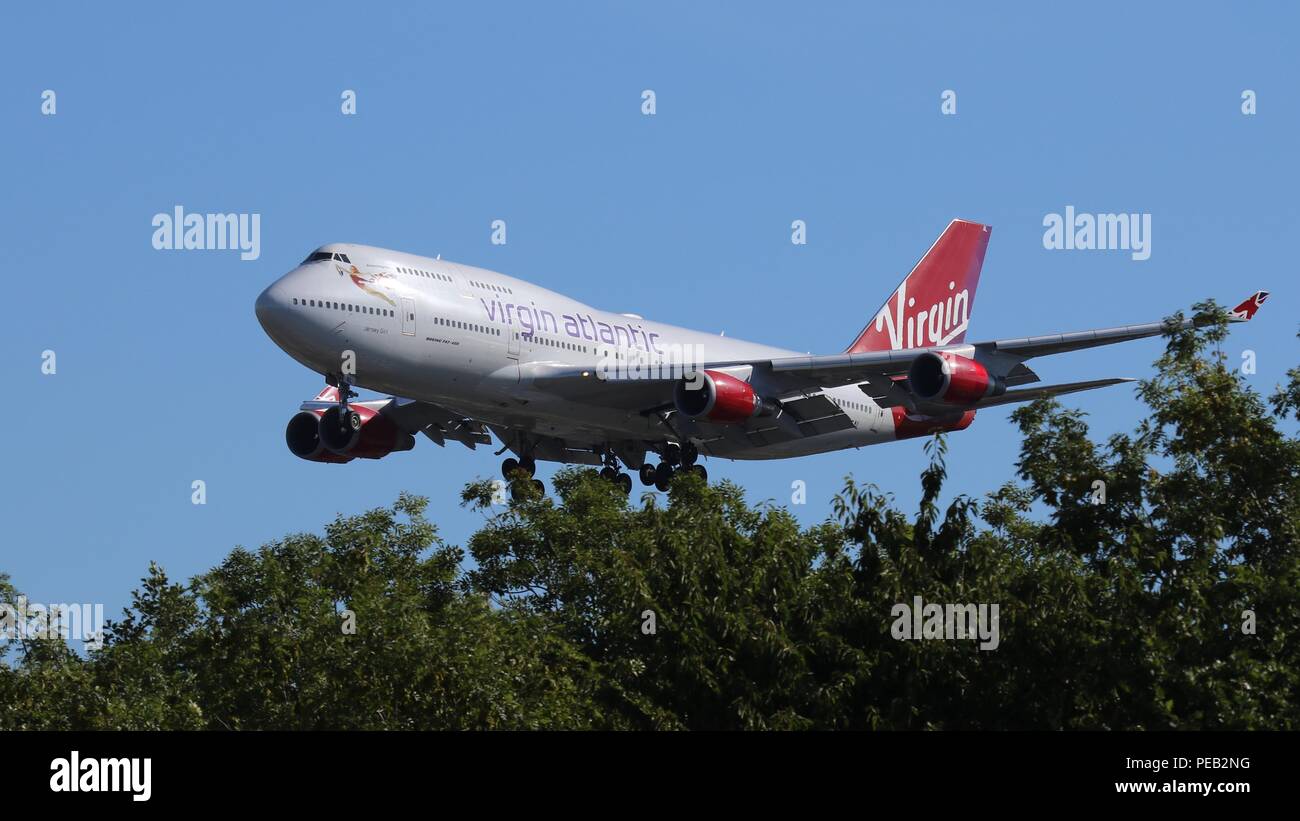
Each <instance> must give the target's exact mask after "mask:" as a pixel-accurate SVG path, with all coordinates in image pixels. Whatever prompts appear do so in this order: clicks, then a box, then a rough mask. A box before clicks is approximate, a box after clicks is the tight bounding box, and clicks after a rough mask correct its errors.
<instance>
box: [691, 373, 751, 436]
mask: <svg viewBox="0 0 1300 821" xmlns="http://www.w3.org/2000/svg"><path fill="white" fill-rule="evenodd" d="M673 403H674V404H675V405H676V406H677V410H678V412H679V413H681V414H682V415H683V416H685V417H687V418H688V419H707V420H708V421H710V422H721V423H726V424H730V423H734V422H743V421H745V420H746V419H748V418H750V417H751V416H757V415H758V413H759V411H761V410H762V409H763V400H762V399H760V398H759V396H758V394H756V393H754V389H753V387H751V386H750V384H749V383H748V382H745V381H744V380H741V379H737V378H736V377H734V376H732V375H730V374H726V373H722V372H721V371H703V372H701V373H697V374H693V375H690V376H684V377H682V378H681V379H679V380H677V384H676V386H674V388H673Z"/></svg>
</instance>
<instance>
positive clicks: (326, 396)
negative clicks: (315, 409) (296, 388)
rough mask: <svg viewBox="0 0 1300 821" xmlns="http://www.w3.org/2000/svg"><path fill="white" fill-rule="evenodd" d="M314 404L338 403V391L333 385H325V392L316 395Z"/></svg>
mask: <svg viewBox="0 0 1300 821" xmlns="http://www.w3.org/2000/svg"><path fill="white" fill-rule="evenodd" d="M313 401H316V402H337V401H339V389H338V388H336V387H334V386H333V385H326V386H325V390H323V391H321V392H320V393H318V394H316V399H315V400H313Z"/></svg>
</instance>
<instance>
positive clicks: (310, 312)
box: [256, 219, 1268, 498]
mask: <svg viewBox="0 0 1300 821" xmlns="http://www.w3.org/2000/svg"><path fill="white" fill-rule="evenodd" d="M991 233H992V229H991V228H990V226H988V225H983V224H980V223H976V222H969V221H966V220H960V219H958V220H953V221H952V222H951V223H950V224H949V225H948V226H947V227H946V228H945V229H944V231H943V233H942V234H941V235H940V236H939V238H938V239H937V240H936V241H935V242H934V244H933V245H932V246H931V247H930V249H929V250H928V251H927V252H926V254H925V255H924V256H923V257H922V258H921V260H920V261H919V262H918V263H917V264H916V266H915V267H914V268H913V269H912V270H911V272H910V273H908V275H907V276H906V277H904V279H903V281H902V282H901V283H900V284H899V285H898V287H897V288H896V289H895V290H894V291H893V293H892V294H891V295H890V296H889V298H888V299H886V300H885V303H884V305H882V306H881V308H880V310H879V311H877V312H876V313H875V314H874V315H872V318H871V320H870V321H869V322H868V323H867V325H866V327H864V328H863V329H862V330H861V332H859V333H858V334H857V336H856V337H854V338H853V341H852V342H851V343H850V344H849V345H848V346H847V347H846V348H845V349H844V350H843V351H842V352H840V353H833V354H818V355H813V354H806V353H800V352H798V351H791V350H785V349H781V348H776V347H772V346H770V345H762V344H758V343H754V342H746V341H743V340H739V339H732V338H729V337H724V336H720V335H717V334H712V333H707V332H703V331H695V330H690V329H687V328H681V327H677V326H674V325H668V324H665V323H662V322H653V321H650V320H647V319H644V318H642V317H641V316H638V315H636V314H630V313H611V312H609V311H602V310H598V309H596V308H593V307H591V306H589V305H585V304H583V303H581V302H578V301H576V300H573V299H570V298H568V297H566V296H564V295H562V294H559V293H556V292H555V291H550V290H547V289H545V288H543V287H541V286H539V285H535V284H532V283H529V282H525V281H524V280H521V279H516V278H514V277H510V276H506V275H504V274H500V273H496V272H493V271H488V270H485V269H482V268H474V267H470V266H467V265H460V264H457V263H454V262H450V261H448V260H444V259H442V258H441V256H438V257H435V258H432V259H430V258H428V257H423V256H416V255H412V254H406V253H402V252H399V251H391V250H386V249H383V248H375V247H370V246H366V245H353V244H343V243H340V244H328V245H323V246H321V247H320V248H318V249H316V250H315V251H313V252H312V253H310V254H309V255H308V256H307V258H306V259H304V260H303V261H302V263H301V264H300V265H298V267H296V268H294V269H293V270H292V271H290V272H289V273H287V274H285V275H284V276H282V277H281V278H280V279H278V280H276V281H275V282H274V283H273V284H271V285H270V286H269V287H268V288H267V289H266V290H265V291H263V292H262V293H261V295H260V296H258V298H257V302H256V314H257V319H258V321H259V322H260V324H261V325H262V328H263V329H264V330H265V331H266V333H267V335H268V336H270V338H271V340H272V341H273V342H275V344H276V345H278V346H279V347H280V348H281V349H283V350H284V351H285V352H286V353H288V354H289V356H291V357H292V358H294V359H295V360H297V361H298V362H300V363H301V364H302V365H304V366H306V367H307V368H309V369H311V370H313V371H315V372H317V373H319V374H322V375H323V376H324V377H325V381H326V384H327V387H326V388H325V389H324V390H323V391H321V392H320V393H319V394H318V395H317V396H316V397H315V398H314V399H312V400H310V401H307V402H304V403H303V404H302V405H301V407H300V409H299V412H298V413H297V414H295V415H294V416H293V417H292V418H291V419H290V420H289V424H288V426H287V428H286V430H285V439H286V442H287V444H288V447H289V450H290V451H291V452H292V453H293V454H294V455H296V456H298V457H301V458H303V459H307V460H310V461H314V462H321V463H327V464H339V463H346V462H350V461H352V460H353V459H380V458H383V457H385V456H387V455H389V454H391V453H394V452H398V451H406V450H410V449H411V448H412V447H414V445H415V437H416V435H418V434H423V435H424V436H425V437H427V438H428V439H430V440H431V441H433V442H435V443H436V444H438V445H440V446H445V445H446V443H447V442H448V441H454V442H459V443H460V444H462V445H464V446H466V447H468V448H470V449H476V448H477V447H478V446H480V445H485V446H490V445H491V444H492V435H495V436H496V438H497V440H498V441H500V442H501V448H500V449H499V450H497V451H496V455H497V456H500V455H502V454H504V453H505V452H506V451H509V452H510V453H511V454H512V456H510V457H508V458H506V459H505V460H504V461H503V463H502V465H501V473H502V476H503V478H504V479H505V480H507V481H509V482H510V483H511V489H512V493H513V494H514V495H515V496H516V497H517V498H518V497H520V496H522V494H523V492H524V491H523V489H524V488H526V487H527V485H528V484H529V483H531V484H532V485H533V486H535V487H536V488H537V490H539V491H541V492H544V490H545V488H544V486H543V485H542V483H541V482H540V481H539V480H537V479H535V478H534V474H535V472H536V466H537V462H538V461H543V460H544V461H552V462H561V463H566V464H586V465H592V466H597V465H599V466H601V475H602V476H603V477H604V478H606V479H608V480H609V481H611V482H613V483H614V484H616V485H617V486H618V487H620V488H621V489H622V491H623V492H624V493H630V492H631V489H632V479H631V476H630V475H629V474H628V473H626V472H624V471H623V469H622V466H626V467H627V468H629V469H630V470H634V471H636V472H637V474H638V476H639V478H640V480H641V483H642V484H643V485H646V486H653V487H655V488H657V489H659V490H661V491H663V490H667V489H668V487H669V483H670V482H671V480H672V478H673V476H674V475H675V474H676V473H677V472H679V471H691V472H694V473H697V474H698V475H700V476H701V477H702V478H703V479H704V480H705V481H707V479H708V473H707V471H706V470H705V468H704V466H703V465H702V464H700V463H699V461H698V460H699V459H700V457H716V458H723V459H784V458H791V457H797V456H804V455H808V454H814V453H823V452H826V451H834V450H843V449H845V448H858V447H862V446H864V445H874V444H880V443H883V442H893V441H897V440H900V439H908V438H912V437H917V436H926V435H930V434H933V433H935V432H938V431H959V430H964V429H965V428H967V427H969V426H970V424H971V422H972V421H973V420H974V418H975V413H976V412H977V411H979V410H982V409H984V408H989V407H996V406H999V405H1006V404H1010V403H1014V402H1027V401H1030V400H1033V399H1038V398H1039V397H1044V396H1060V395H1063V394H1069V393H1075V392H1077V391H1087V390H1093V389H1096V388H1102V387H1106V386H1109V385H1116V384H1120V383H1123V382H1131V381H1133V380H1132V379H1127V378H1107V379H1093V380H1088V381H1081V382H1066V383H1062V384H1055V385H1034V383H1037V382H1039V377H1038V375H1037V374H1036V373H1034V371H1032V370H1030V369H1029V367H1028V366H1026V365H1025V362H1026V361H1028V360H1030V359H1033V358H1036V357H1042V356H1048V355H1052V354H1059V353H1064V352H1067V351H1074V350H1080V349H1082V348H1091V347H1094V346H1098V345H1111V344H1114V343H1118V342H1126V341H1129V340H1133V339H1141V338H1144V337H1150V336H1156V335H1158V334H1161V333H1163V332H1164V331H1165V329H1166V326H1165V323H1164V322H1159V321H1157V322H1148V323H1145V324H1140V325H1126V326H1122V327H1115V328H1104V329H1099V330H1089V331H1079V332H1074V333H1056V334H1048V335H1044V336H1032V337H1010V338H1006V339H997V340H992V341H988V342H975V343H967V342H966V341H965V339H966V331H967V327H968V325H969V324H970V318H971V313H972V309H973V306H974V301H975V291H976V287H977V285H978V284H979V277H980V270H981V268H982V267H983V263H984V255H985V251H986V250H987V248H988V243H989V237H990V235H991ZM1267 298H1268V292H1266V291H1258V292H1256V293H1254V294H1252V295H1251V296H1250V297H1249V298H1247V299H1246V300H1245V301H1243V302H1242V303H1240V304H1239V305H1238V306H1237V307H1236V308H1234V309H1232V310H1231V311H1229V312H1228V318H1229V320H1230V321H1234V322H1244V321H1247V320H1249V319H1251V318H1252V317H1253V316H1254V315H1255V312H1256V311H1257V310H1258V309H1259V307H1260V305H1262V304H1263V303H1264V300H1265V299H1267ZM1208 321H1209V320H1208V319H1207V318H1205V317H1197V318H1193V319H1189V320H1187V321H1185V322H1183V327H1192V326H1195V325H1199V324H1205V323H1206V322H1208ZM1025 385H1034V386H1033V387H1023V386H1025ZM354 387H360V388H365V389H368V390H372V391H376V392H381V393H385V394H389V397H388V398H385V399H379V400H372V401H352V400H353V399H354V398H356V397H357V393H356V392H355V391H354V390H353V388H354ZM652 455H653V456H652ZM620 463H621V464H620Z"/></svg>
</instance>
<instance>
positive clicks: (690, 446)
mask: <svg viewBox="0 0 1300 821" xmlns="http://www.w3.org/2000/svg"><path fill="white" fill-rule="evenodd" d="M698 458H700V451H699V448H697V447H695V443H694V442H683V443H682V467H690V466H691V465H693V464H695V460H696V459H698Z"/></svg>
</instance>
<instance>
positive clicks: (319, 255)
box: [302, 251, 352, 265]
mask: <svg viewBox="0 0 1300 821" xmlns="http://www.w3.org/2000/svg"><path fill="white" fill-rule="evenodd" d="M322 260H323V261H325V262H330V261H331V260H333V261H336V262H346V263H347V264H348V265H351V264H352V260H350V259H348V255H347V254H335V253H332V252H330V251H314V252H313V253H312V254H311V255H309V256H308V257H307V258H306V259H304V260H303V261H302V264H303V265H306V264H307V263H309V262H320V261H322Z"/></svg>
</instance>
